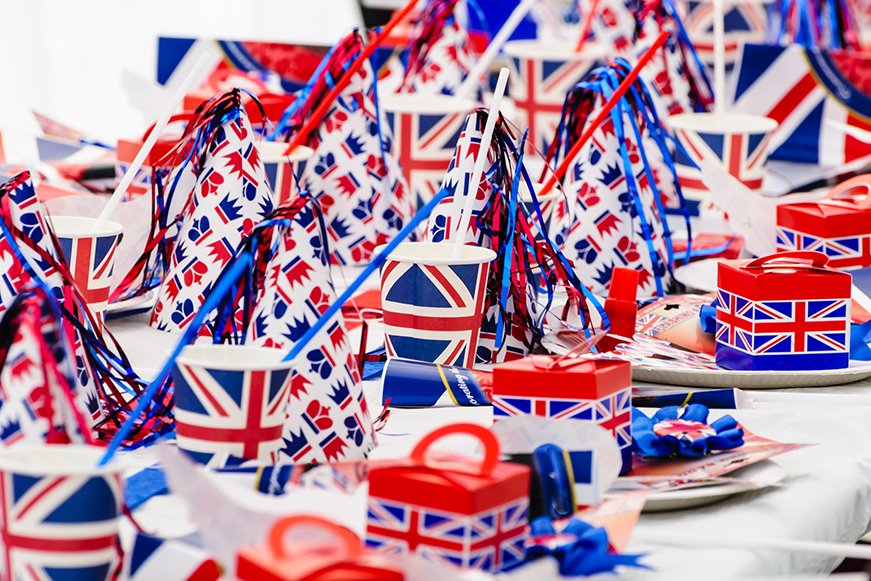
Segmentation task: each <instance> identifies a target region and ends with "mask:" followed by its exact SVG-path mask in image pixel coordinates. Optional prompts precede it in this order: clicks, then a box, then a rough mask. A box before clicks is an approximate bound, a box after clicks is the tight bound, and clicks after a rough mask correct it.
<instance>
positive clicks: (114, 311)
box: [106, 291, 157, 317]
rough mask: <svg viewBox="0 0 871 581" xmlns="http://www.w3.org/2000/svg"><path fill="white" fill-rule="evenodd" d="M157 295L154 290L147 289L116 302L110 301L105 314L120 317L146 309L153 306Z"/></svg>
mask: <svg viewBox="0 0 871 581" xmlns="http://www.w3.org/2000/svg"><path fill="white" fill-rule="evenodd" d="M156 298H157V295H156V294H155V292H154V291H148V292H146V293H145V294H142V295H139V296H138V297H132V298H129V299H125V300H123V301H118V302H117V303H111V304H110V305H109V306H108V307H106V314H107V315H110V316H112V317H122V316H125V315H132V314H134V313H140V312H142V311H146V310H148V309H150V308H151V307H153V306H154V301H155V299H156Z"/></svg>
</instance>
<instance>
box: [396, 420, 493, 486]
mask: <svg viewBox="0 0 871 581" xmlns="http://www.w3.org/2000/svg"><path fill="white" fill-rule="evenodd" d="M457 434H467V435H469V436H473V437H475V438H477V439H478V440H479V441H480V442H481V444H483V445H484V460H482V461H481V465H480V466H479V467H478V475H479V476H489V475H491V474H492V473H493V469H494V468H495V467H496V463H497V462H498V461H499V440H497V439H496V436H494V435H493V432H491V431H490V430H488V429H487V428H484V427H482V426H479V425H477V424H451V425H449V426H443V427H441V428H439V429H437V430H435V431H432V432H430V433H429V434H427V435H426V436H424V437H423V439H422V440H421V441H420V442H418V443H417V446H415V447H414V450H412V451H411V459H412V460H413V461H414V462H416V463H418V464H426V460H425V459H424V455H425V454H426V451H427V449H429V447H430V446H431V445H433V444H434V443H435V442H436V441H437V440H441V439H442V438H444V437H445V436H454V435H457Z"/></svg>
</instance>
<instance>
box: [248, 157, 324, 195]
mask: <svg viewBox="0 0 871 581" xmlns="http://www.w3.org/2000/svg"><path fill="white" fill-rule="evenodd" d="M257 149H259V150H260V159H261V161H262V162H263V169H265V170H266V179H268V180H269V185H270V186H271V187H272V192H273V193H274V194H275V201H276V205H278V204H281V203H283V202H285V201H287V200H289V199H290V198H291V196H292V195H293V193H294V191H296V188H297V184H299V180H300V178H301V177H302V173H303V172H304V171H305V165H306V162H308V160H309V158H311V156H312V155H314V153H315V152H314V150H313V149H312V148H310V147H306V146H304V145H300V146H297V148H296V149H294V150H293V151H292V152H291V153H290V155H284V152H285V151H286V150H287V144H286V143H284V142H275V141H261V142H260V144H259V145H258V146H257Z"/></svg>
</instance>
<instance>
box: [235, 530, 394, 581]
mask: <svg viewBox="0 0 871 581" xmlns="http://www.w3.org/2000/svg"><path fill="white" fill-rule="evenodd" d="M295 527H298V528H312V527H315V528H320V529H323V530H326V531H328V532H330V533H332V534H333V535H334V536H335V537H336V539H337V540H339V541H340V544H339V545H324V544H323V543H319V544H315V543H312V542H309V543H306V544H302V545H300V544H292V545H290V546H287V545H285V544H284V543H283V538H284V535H285V534H286V533H287V532H288V531H289V530H291V529H293V528H295ZM236 577H237V578H238V579H240V580H241V581H402V579H404V575H403V573H402V568H401V566H400V564H399V563H397V562H396V561H395V560H394V559H389V558H387V557H384V556H381V555H375V554H372V553H370V552H366V551H364V550H363V547H362V546H361V544H360V539H358V538H357V536H356V535H355V534H354V533H352V532H351V531H349V530H348V529H346V528H344V527H341V526H339V525H337V524H335V523H332V522H330V521H328V520H325V519H322V518H319V517H314V516H292V517H288V518H284V519H281V520H280V521H278V522H277V523H276V524H275V526H274V527H273V528H272V532H271V533H270V535H269V546H268V547H246V548H243V549H241V550H240V551H239V554H238V556H237V561H236Z"/></svg>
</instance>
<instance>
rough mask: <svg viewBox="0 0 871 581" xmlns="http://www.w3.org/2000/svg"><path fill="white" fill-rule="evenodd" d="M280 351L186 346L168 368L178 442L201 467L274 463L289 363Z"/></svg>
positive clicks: (280, 428)
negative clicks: (233, 461) (234, 461)
mask: <svg viewBox="0 0 871 581" xmlns="http://www.w3.org/2000/svg"><path fill="white" fill-rule="evenodd" d="M283 357H284V351H283V350H279V349H269V348H266V347H251V346H246V345H189V346H188V347H186V348H185V349H184V351H182V352H181V355H179V357H178V359H176V361H175V366H174V367H173V369H172V378H173V385H174V386H175V409H174V413H175V422H176V443H177V445H178V447H179V448H180V449H182V450H184V451H185V452H187V453H188V454H189V455H190V456H191V457H192V458H193V459H194V460H196V461H197V462H200V463H201V464H207V465H210V466H220V465H222V464H223V463H224V462H226V460H227V458H229V457H231V456H232V457H234V458H245V459H247V460H259V461H261V462H269V463H275V462H276V461H277V460H278V451H279V450H280V449H281V448H282V447H283V445H284V441H283V440H282V438H281V435H282V429H283V427H284V421H285V418H286V416H287V405H286V404H287V400H288V391H289V390H290V379H291V371H292V366H293V363H292V362H290V361H282V358H283Z"/></svg>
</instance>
